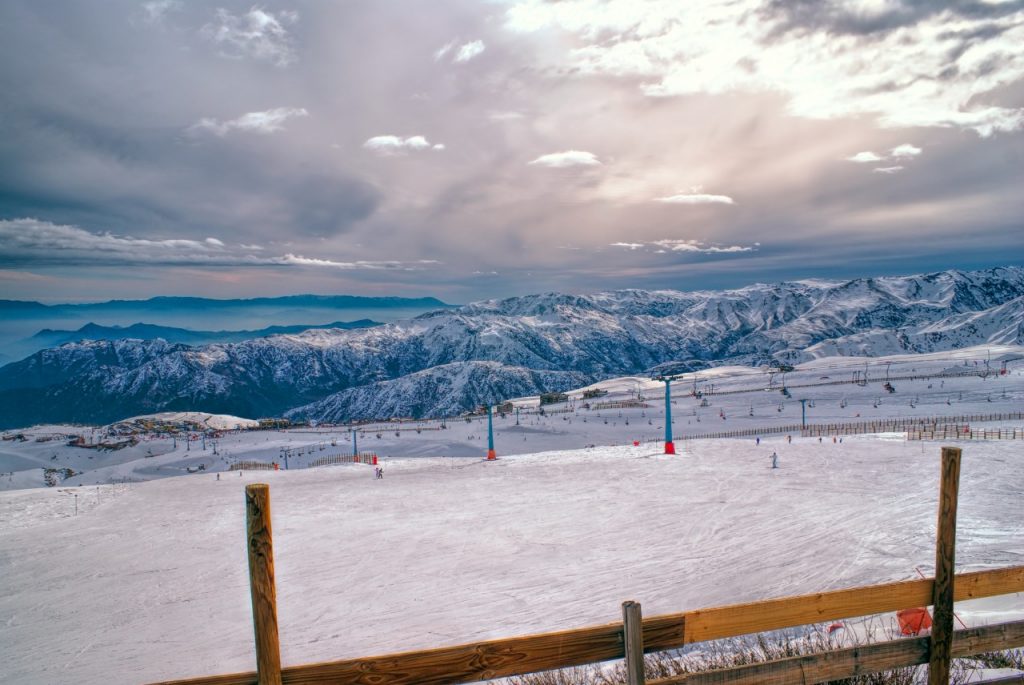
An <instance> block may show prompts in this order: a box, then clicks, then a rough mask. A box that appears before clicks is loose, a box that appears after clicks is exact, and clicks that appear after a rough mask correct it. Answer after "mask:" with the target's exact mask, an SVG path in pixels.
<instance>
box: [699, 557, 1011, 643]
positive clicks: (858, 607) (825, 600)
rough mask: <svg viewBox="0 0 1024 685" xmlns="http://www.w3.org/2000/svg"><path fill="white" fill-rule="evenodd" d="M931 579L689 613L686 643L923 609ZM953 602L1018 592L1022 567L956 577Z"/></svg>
mask: <svg viewBox="0 0 1024 685" xmlns="http://www.w3.org/2000/svg"><path fill="white" fill-rule="evenodd" d="M932 586H933V581H932V579H931V578H926V579H922V580H906V581H900V582H896V583H884V584H882V585H868V586H865V587H860V588H852V589H849V590H832V591H829V592H819V593H815V594H811V595H801V596H797V597H784V598H781V599H769V600H764V601H761V602H750V603H747V604H733V605H729V606H725V607H717V608H712V609H700V610H698V611H690V612H687V613H685V614H679V616H685V617H686V642H687V643H690V642H704V641H707V640H717V639H719V638H724V637H733V636H736V635H746V634H748V633H761V632H765V631H768V630H777V629H779V628H789V627H792V626H799V625H806V624H808V623H818V622H821V621H834V620H837V619H840V618H851V617H853V616H868V615H870V614H882V613H886V612H889V611H898V610H900V609H906V608H907V607H919V606H928V605H930V604H931V602H932ZM954 590H955V591H954V599H955V600H956V601H958V602H959V601H963V600H966V599H974V598H979V597H991V596H993V595H1002V594H1007V593H1011V592H1020V591H1022V590H1024V566H1015V567H1011V568H1005V569H998V570H995V571H977V572H973V573H963V574H960V575H958V576H957V577H956V585H955V588H954Z"/></svg>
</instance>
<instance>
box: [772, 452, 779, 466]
mask: <svg viewBox="0 0 1024 685" xmlns="http://www.w3.org/2000/svg"><path fill="white" fill-rule="evenodd" d="M772 468H773V469H777V468H779V455H778V454H776V453H775V452H772Z"/></svg>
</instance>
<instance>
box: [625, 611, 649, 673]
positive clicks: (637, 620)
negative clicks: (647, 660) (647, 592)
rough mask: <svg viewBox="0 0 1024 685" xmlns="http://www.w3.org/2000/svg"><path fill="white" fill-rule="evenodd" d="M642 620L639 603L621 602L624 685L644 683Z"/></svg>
mask: <svg viewBox="0 0 1024 685" xmlns="http://www.w3.org/2000/svg"><path fill="white" fill-rule="evenodd" d="M643 620H644V619H643V616H642V615H641V613H640V604H639V603H637V602H632V601H630V602H623V603H622V626H623V634H624V636H625V641H626V649H625V652H626V685H644V627H643Z"/></svg>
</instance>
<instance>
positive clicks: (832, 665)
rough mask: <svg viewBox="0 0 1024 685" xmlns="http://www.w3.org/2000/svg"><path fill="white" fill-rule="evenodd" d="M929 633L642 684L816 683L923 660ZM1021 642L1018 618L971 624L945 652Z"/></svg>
mask: <svg viewBox="0 0 1024 685" xmlns="http://www.w3.org/2000/svg"><path fill="white" fill-rule="evenodd" d="M928 641H929V638H927V637H921V638H909V639H902V640H893V641H891V642H880V643H877V644H872V645H863V646H860V647H849V648H846V649H837V650H833V651H830V652H822V653H820V654H809V655H806V656H798V657H790V658H788V659H779V660H777V661H768V662H764V663H760V664H749V665H746V666H736V667H734V668H726V669H720V670H717V671H709V672H706V673H693V674H689V675H683V676H673V677H671V678H659V679H658V680H652V681H650V682H649V683H648V685H724V684H725V683H728V685H758V684H759V683H763V684H764V685H786V684H792V683H801V684H804V683H806V684H810V683H822V682H827V681H829V680H837V679H840V678H851V677H853V676H858V675H867V674H870V673H878V672H881V671H889V670H892V669H895V668H902V667H905V666H917V665H920V664H925V663H928V652H929V645H928ZM1022 645H1024V621H1016V622H1013V623H1004V624H1000V625H995V626H983V627H981V628H971V629H969V630H962V631H959V632H956V633H954V634H953V643H952V650H951V652H950V653H951V655H952V656H954V657H964V656H970V655H972V654H979V653H981V652H990V651H994V650H1000V649H1013V648H1016V647H1020V646H1022Z"/></svg>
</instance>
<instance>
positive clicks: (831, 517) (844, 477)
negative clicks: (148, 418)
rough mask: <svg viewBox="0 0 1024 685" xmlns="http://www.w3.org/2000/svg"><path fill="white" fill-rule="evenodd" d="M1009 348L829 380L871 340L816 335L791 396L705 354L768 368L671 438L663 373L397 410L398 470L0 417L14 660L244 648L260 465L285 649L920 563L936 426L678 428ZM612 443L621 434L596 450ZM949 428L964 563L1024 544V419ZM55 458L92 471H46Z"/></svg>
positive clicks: (606, 618)
mask: <svg viewBox="0 0 1024 685" xmlns="http://www.w3.org/2000/svg"><path fill="white" fill-rule="evenodd" d="M1019 350H1020V348H1014V349H1013V350H999V351H998V353H999V354H1011V353H1012V354H1016V352H1017V351H1019ZM992 354H993V358H995V354H996V353H992ZM987 359H988V352H986V351H981V350H973V351H963V352H959V353H943V354H941V355H930V356H929V355H924V356H920V357H914V358H910V357H906V358H899V359H897V358H893V359H892V360H891V361H893V363H892V365H891V368H890V369H889V370H890V372H891V373H892V374H893V375H894V376H895V375H896V374H897V372H899V373H900V374H902V375H906V374H907V373H919V374H923V375H927V374H933V373H937V372H940V371H942V370H944V369H956V370H958V371H961V370H963V369H965V368H971V369H973V368H983V367H984V363H983V361H982V360H987ZM965 362H966V364H967V365H966V366H965ZM975 362H978V364H975ZM880 364H881V365H880ZM1020 367H1021V364H1020V362H1013V363H1011V364H1010V369H1009V372H1008V373H1007V374H1006V375H997V374H991V375H988V377H987V378H981V377H979V376H967V377H946V378H942V379H940V378H920V379H916V380H899V381H896V382H894V385H895V388H896V392H895V393H887V392H886V391H885V390H883V389H882V387H881V384H882V378H883V377H884V373H885V364H884V360H882V361H881V362H880V360H877V359H876V360H870V368H869V369H868V371H869V377H870V381H869V383H868V384H867V385H864V386H859V385H854V384H850V383H845V384H838V385H829V384H826V382H827V381H832V380H842V379H850V378H851V377H852V372H853V371H854V370H857V369H862V370H863V368H864V361H863V360H849V359H847V360H816V361H814V362H810V363H809V364H807V365H802V366H801V367H800V368H798V369H797V371H796V372H794V373H792V374H787V378H786V382H787V383H788V384H789V385H791V386H796V385H801V384H811V383H819V382H820V384H819V385H813V386H811V387H804V388H800V389H799V390H798V389H797V388H796V387H793V389H792V391H791V394H792V398H784V396H783V395H782V394H781V392H780V390H779V381H780V379H779V377H778V376H775V377H774V378H772V379H771V381H772V383H773V386H772V388H770V389H768V390H764V389H757V388H758V387H759V384H765V383H766V382H767V381H768V380H769V379H768V378H767V374H760V375H759V373H758V372H756V371H753V370H751V369H731V370H730V369H724V370H712V371H710V372H705V373H704V374H702V375H700V376H699V377H698V378H697V379H696V381H695V382H696V385H697V387H698V389H701V388H704V389H705V390H710V388H709V387H706V386H710V385H711V384H714V385H715V386H716V388H717V389H718V390H723V389H727V390H738V389H753V391H752V392H740V393H736V394H728V395H718V394H707V395H705V399H707V400H708V401H709V404H708V406H701V405H702V403H701V401H700V400H699V399H698V398H695V397H688V396H687V395H686V392H688V391H689V390H690V389H692V386H690V387H688V385H689V381H690V380H691V379H689V378H687V379H685V380H682V381H680V382H679V383H677V384H675V385H674V386H673V398H674V401H675V403H674V405H673V412H674V416H675V423H674V429H675V436H676V446H677V449H678V450H679V451H680V454H678V455H676V456H666V455H663V454H661V453H660V452H661V445H660V443H646V442H645V443H641V444H640V445H639V446H637V447H633V446H632V440H637V439H642V440H647V439H657V438H658V437H660V435H661V434H663V430H664V420H663V418H664V415H663V395H662V394H660V393H661V392H663V390H661V384H659V383H656V382H650V381H643V380H642V379H635V380H634V379H621V380H617V381H610V382H608V383H606V384H604V385H605V387H607V389H609V391H610V392H609V394H608V395H607V396H605V397H601V398H597V399H594V400H591V402H609V401H617V400H623V399H628V398H629V396H630V394H631V393H634V392H635V391H636V390H637V389H638V387H639V389H641V390H642V391H643V393H644V394H645V395H646V396H647V397H648V398H647V403H648V404H649V405H650V406H649V407H647V408H639V407H637V408H627V409H621V410H620V409H618V408H612V409H604V410H594V409H592V410H584V409H582V407H581V405H582V402H581V400H577V401H576V403H575V410H574V411H573V412H567V413H550V412H549V413H548V415H546V416H543V417H542V416H537V415H536V414H526V413H524V414H523V415H522V416H521V417H520V419H521V422H520V425H518V426H516V425H515V417H514V416H508V417H505V418H503V419H496V422H495V429H496V433H497V435H496V441H497V445H496V447H497V449H498V453H499V455H500V459H499V460H498V461H496V462H486V461H483V460H482V459H481V457H482V456H483V454H484V453H485V451H486V427H485V425H484V424H483V422H482V421H480V420H478V419H477V420H474V421H472V422H470V423H466V422H465V421H463V420H461V419H458V420H451V419H450V420H449V421H448V424H447V427H446V428H445V429H444V430H427V429H428V428H439V426H437V425H431V424H430V422H427V423H423V424H419V426H420V427H421V428H423V429H424V430H423V431H422V433H416V432H415V429H414V427H410V426H409V425H405V426H403V427H402V429H401V430H399V431H398V435H397V436H396V435H395V432H396V431H395V426H394V425H393V424H380V425H379V426H377V427H367V428H366V429H364V431H363V433H362V436H361V437H360V441H359V448H360V450H361V451H369V450H372V451H376V452H377V453H378V454H379V455H380V456H381V464H382V465H383V467H384V473H385V477H384V479H383V480H377V479H375V478H374V471H373V467H372V466H364V465H357V464H342V465H338V466H330V467H323V468H301V467H303V466H306V465H308V463H309V462H311V461H312V460H314V459H316V458H319V457H321V456H326V455H328V454H336V453H348V451H349V450H350V449H351V448H350V443H349V442H348V440H349V439H350V438H349V435H348V433H347V432H346V430H345V429H343V428H341V429H332V428H323V429H318V430H315V431H314V430H309V429H300V430H292V431H251V432H240V433H231V434H225V435H223V436H222V437H220V438H216V439H210V440H208V441H207V442H208V444H207V445H206V449H205V450H204V449H203V446H202V442H201V441H192V442H191V443H187V442H186V441H184V440H182V439H178V440H177V444H175V441H174V440H173V439H170V438H161V439H149V438H148V437H147V436H143V439H142V441H141V442H139V443H138V444H136V445H134V446H130V447H125V448H123V449H118V450H111V451H106V450H99V449H86V448H82V447H73V446H68V445H67V444H66V443H67V440H66V439H65V436H66V435H68V434H78V435H83V436H84V437H85V438H86V439H87V440H89V441H90V442H93V443H94V442H96V441H98V440H101V439H103V437H102V436H103V431H101V430H96V431H92V430H90V429H83V428H82V427H69V426H63V427H62V426H49V427H37V428H33V429H28V430H25V431H23V434H24V436H25V438H26V439H25V440H24V441H22V440H17V439H12V440H6V441H4V442H2V443H0V470H2V471H4V472H6V475H0V487H3V488H11V489H10V490H7V491H5V492H0V682H4V683H6V682H12V683H62V682H83V683H94V682H95V683H99V682H103V683H122V682H123V683H144V682H150V681H155V680H161V679H169V678H181V677H188V676H197V675H206V674H215V673H228V672H234V671H245V670H251V669H253V668H254V666H255V661H254V652H253V646H252V643H253V638H252V614H251V608H250V600H249V589H248V576H247V559H246V550H245V522H244V513H245V512H244V497H243V492H244V486H245V485H246V484H248V483H252V482H266V483H269V484H270V487H271V499H272V512H273V526H274V551H275V557H276V572H277V588H278V605H279V620H280V629H281V643H282V652H283V654H282V656H283V660H284V663H285V664H286V665H291V664H301V663H308V662H313V661H324V660H334V659H343V658H350V657H360V656H370V655H374V654H382V653H387V652H392V651H399V650H408V649H419V648H430V647H438V646H442V645H448V644H458V643H463V642H471V641H476V640H483V639H490V638H498V637H507V636H515V635H521V634H525V633H531V632H538V631H548V630H557V629H566V628H576V627H583V626H587V625H592V624H597V623H605V622H610V621H616V620H620V618H621V609H620V605H621V602H622V601H624V600H627V599H632V600H636V601H639V602H641V604H642V605H643V611H644V614H645V615H646V616H653V615H656V614H662V613H671V612H678V611H685V610H690V609H698V608H702V607H709V606H716V605H722V604H731V603H736V602H745V601H754V600H758V599H765V598H770V597H778V596H784V595H791V594H799V593H806V592H815V591H822V590H828V589H836V588H843V587H854V586H859V585H866V584H872V583H880V582H886V581H894V580H903V579H910V578H915V577H917V573H916V571H915V567H916V568H920V569H921V571H923V572H924V573H925V574H931V573H932V570H933V563H934V536H935V517H936V508H937V495H938V475H939V450H940V444H939V443H935V442H920V441H907V440H906V437H905V434H903V433H890V434H884V433H883V434H876V435H862V436H844V437H843V439H842V442H839V441H838V439H837V440H836V442H832V440H831V439H830V438H824V439H823V440H822V441H821V442H819V441H818V439H817V438H802V437H800V436H799V435H798V434H796V435H794V437H793V438H792V442H791V443H790V442H789V441H788V440H787V438H786V436H785V435H779V436H770V435H766V436H762V438H761V442H760V444H757V443H756V441H755V440H754V439H753V438H743V439H719V440H684V439H683V436H685V435H687V434H690V435H692V434H695V433H698V432H711V431H724V430H736V429H745V428H749V427H752V426H770V425H773V424H774V425H779V424H792V423H794V422H795V423H799V420H800V405H799V403H798V402H797V401H796V399H799V398H805V399H809V400H811V402H810V403H809V404H813V406H810V407H809V408H808V410H807V411H808V420H809V421H811V422H835V421H860V420H867V419H872V418H886V417H902V416H919V417H920V416H933V415H953V414H968V413H994V412H1016V411H1020V410H1021V406H1022V402H1021V399H1022V397H1024V375H1022V373H1021V371H1022V369H1021V368H1020ZM996 368H998V366H996ZM823 376H829V378H827V379H826V378H822V377H823ZM574 394H575V395H578V394H580V393H574ZM879 400H881V401H880V402H879ZM911 403H913V404H914V406H910V405H911ZM517 404H520V405H523V406H527V405H529V404H530V403H529V402H528V401H522V402H517ZM876 404H877V406H876ZM549 409H555V410H559V409H560V407H558V406H556V407H553V408H549ZM561 409H567V407H564V406H563V407H561ZM780 409H781V411H780ZM751 413H752V414H753V416H751ZM857 414H860V416H859V417H858V416H857ZM723 415H724V416H725V418H722V416H723ZM698 418H699V419H700V421H698V420H697V419H698ZM659 419H660V420H659ZM584 420H586V422H585V423H584ZM627 420H628V422H629V423H628V425H627V423H626V422H627ZM434 423H435V424H436V423H437V422H434ZM1021 425H1022V422H1020V421H1016V422H1014V421H1010V422H1002V423H984V424H977V425H973V426H972V427H973V428H976V429H984V428H987V429H992V428H997V427H999V426H1004V427H1012V426H1016V427H1018V428H1020V427H1021ZM16 433H17V431H8V432H7V433H5V435H13V434H16ZM378 435H379V436H380V437H378ZM54 436H60V437H59V438H57V437H54ZM50 437H54V439H52V440H51V439H49V438H50ZM40 438H42V440H40ZM332 442H335V443H336V444H335V445H332V444H331V443H332ZM608 443H618V446H605V447H596V448H591V449H579V448H580V447H582V446H583V445H585V444H598V445H601V444H606V445H607V444H608ZM623 443H625V444H623ZM944 444H956V443H953V442H947V443H944ZM960 445H961V446H962V447H963V449H964V459H963V468H962V477H961V490H960V507H959V529H958V539H957V570H958V571H960V572H962V571H972V570H982V569H990V568H999V567H1005V566H1012V565H1019V564H1024V535H1022V533H1024V498H1022V497H1021V483H1024V449H1022V448H1024V441H1021V440H1016V441H989V442H984V441H967V442H963V443H960ZM282 448H289V449H291V450H292V453H291V454H292V456H291V466H292V470H289V471H284V470H282V471H256V472H254V471H248V472H244V473H243V474H242V475H241V476H239V475H238V472H234V471H227V470H226V469H227V468H228V465H229V464H230V463H231V462H233V461H235V460H238V459H252V460H258V461H266V462H269V461H272V460H274V461H277V460H280V458H281V453H282ZM215 449H216V454H215V453H214V450H215ZM300 451H302V452H304V453H303V454H301V455H300V454H298V453H299V452H300ZM517 452H524V453H523V454H516V453H517ZM525 452H534V453H532V454H530V453H525ZM772 452H776V453H777V454H778V457H779V468H778V469H771V468H770V466H771V459H770V456H771V454H772ZM387 455H402V456H401V457H398V456H391V457H389V456H387ZM439 455H447V456H443V457H442V456H439ZM453 455H454V456H453ZM199 465H203V466H204V467H205V468H204V469H203V470H201V471H200V470H198V467H199ZM41 467H51V468H73V469H74V470H75V471H76V472H78V473H79V474H80V475H76V476H74V477H72V478H70V479H68V480H65V481H63V482H62V483H61V484H60V485H57V486H56V487H49V488H47V487H43V475H42V474H43V471H42V468H41ZM190 471H191V472H190ZM174 476H177V477H174ZM218 478H219V479H218ZM37 481H38V482H37ZM131 481H134V482H131ZM97 483H98V484H99V485H97ZM17 488H21V489H17ZM76 507H77V515H76V513H75V512H76ZM957 611H958V613H959V615H960V617H961V618H962V619H963V620H964V621H965V622H966V623H967V624H968V625H978V624H981V623H987V622H1002V621H1006V620H1012V619H1017V618H1021V617H1024V596H1022V595H1011V596H1001V597H995V598H990V599H985V600H980V601H977V602H971V603H963V604H960V605H958V609H957ZM889 618H891V617H889ZM856 629H857V628H856V626H851V630H856ZM883 637H884V636H883Z"/></svg>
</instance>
